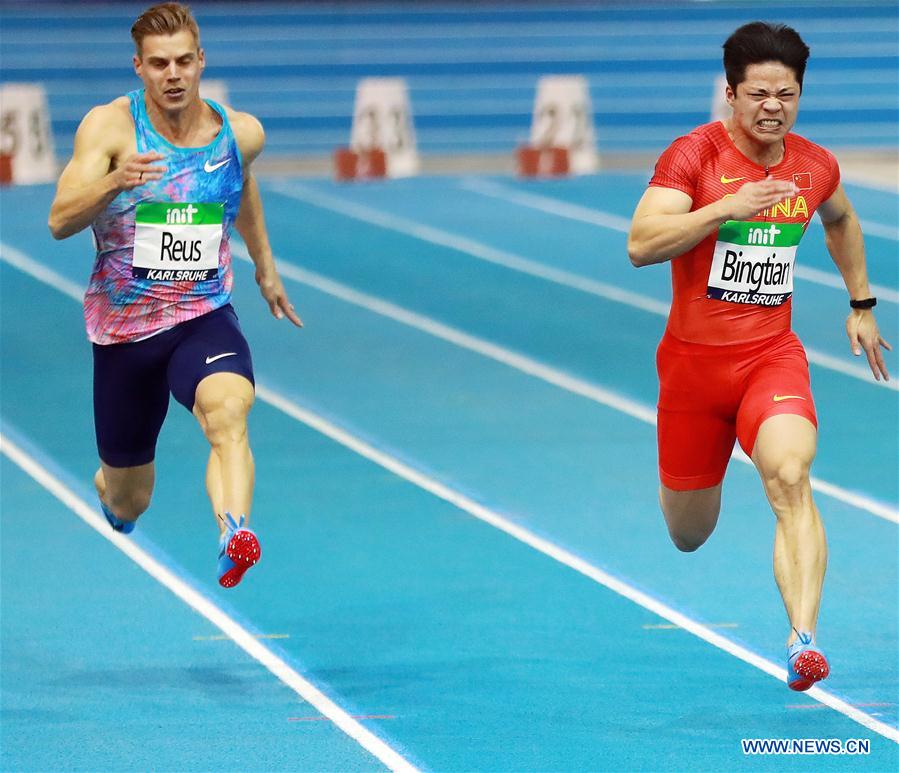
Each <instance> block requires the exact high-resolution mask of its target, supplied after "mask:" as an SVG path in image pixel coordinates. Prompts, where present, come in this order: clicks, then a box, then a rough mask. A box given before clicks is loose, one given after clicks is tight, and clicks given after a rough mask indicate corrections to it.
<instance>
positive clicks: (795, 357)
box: [656, 331, 818, 491]
mask: <svg viewBox="0 0 899 773" xmlns="http://www.w3.org/2000/svg"><path fill="white" fill-rule="evenodd" d="M656 363H657V365H658V371H659V406H658V408H659V424H658V437H659V475H660V478H661V481H662V484H663V485H665V486H666V487H667V488H669V489H673V490H674V491H694V490H696V489H702V488H710V487H712V486H717V485H718V484H719V483H720V482H721V481H722V480H723V478H724V472H725V470H726V469H727V463H728V461H729V460H730V455H731V452H732V451H733V447H734V440H735V439H739V441H740V446H741V447H742V448H743V450H744V451H745V452H746V454H747V455H748V456H752V450H753V448H754V447H755V439H756V436H757V435H758V431H759V427H761V426H762V422H763V421H765V419H767V418H769V417H771V416H775V415H777V414H781V413H790V414H796V415H798V416H803V417H805V418H806V419H808V420H809V421H810V422H811V423H812V424H814V425H815V427H817V426H818V418H817V416H816V414H815V404H814V402H813V400H812V391H811V385H810V383H809V373H808V360H807V359H806V356H805V350H804V349H803V348H802V344H801V343H800V342H799V339H798V338H797V337H796V335H795V334H794V333H793V332H792V331H787V332H786V333H783V334H780V335H777V336H774V337H773V338H767V339H764V340H762V341H754V342H752V343H748V344H729V345H724V346H709V345H704V344H693V343H687V342H685V341H681V340H679V339H677V338H674V337H673V336H671V335H669V334H668V333H667V332H666V333H665V336H664V337H663V338H662V342H661V343H660V344H659V349H658V353H657V355H656Z"/></svg>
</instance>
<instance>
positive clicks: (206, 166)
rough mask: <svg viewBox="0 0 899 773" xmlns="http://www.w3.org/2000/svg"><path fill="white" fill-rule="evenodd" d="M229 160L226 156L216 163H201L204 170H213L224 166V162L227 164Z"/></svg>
mask: <svg viewBox="0 0 899 773" xmlns="http://www.w3.org/2000/svg"><path fill="white" fill-rule="evenodd" d="M230 160H231V159H230V158H226V159H225V160H224V161H219V162H218V163H217V164H210V163H209V162H208V161H207V162H206V163H205V164H203V169H204V171H206V172H214V171H215V170H216V169H218V168H219V167H220V166H224V165H225V164H227V163H228V162H229V161H230Z"/></svg>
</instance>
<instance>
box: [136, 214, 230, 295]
mask: <svg viewBox="0 0 899 773" xmlns="http://www.w3.org/2000/svg"><path fill="white" fill-rule="evenodd" d="M224 209H225V208H224V205H223V204H190V203H187V204H180V203H175V202H155V203H144V204H138V205H137V211H136V214H135V228H134V255H133V259H132V262H131V270H132V276H136V277H142V278H144V279H153V280H156V281H159V282H203V281H206V280H209V279H215V278H216V277H217V276H218V270H219V248H220V247H221V243H222V219H223V214H224Z"/></svg>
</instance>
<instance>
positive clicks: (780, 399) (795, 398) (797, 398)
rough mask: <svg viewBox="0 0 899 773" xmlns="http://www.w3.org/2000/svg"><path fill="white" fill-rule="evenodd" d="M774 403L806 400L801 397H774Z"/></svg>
mask: <svg viewBox="0 0 899 773" xmlns="http://www.w3.org/2000/svg"><path fill="white" fill-rule="evenodd" d="M773 399H774V402H775V403H779V402H781V401H782V400H805V398H804V397H802V396H801V395H774V398H773Z"/></svg>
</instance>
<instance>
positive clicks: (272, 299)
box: [256, 271, 303, 327]
mask: <svg viewBox="0 0 899 773" xmlns="http://www.w3.org/2000/svg"><path fill="white" fill-rule="evenodd" d="M256 284H258V285H259V292H261V293H262V297H263V298H265V302H266V303H267V304H268V307H269V309H271V312H272V316H273V317H275V319H282V318H284V317H287V319H289V320H290V321H291V322H293V324H294V325H296V326H297V327H303V321H302V320H301V319H300V317H299V315H298V314H297V313H296V311H295V310H294V308H293V304H291V302H290V299H289V298H288V297H287V291H286V290H285V289H284V283H283V282H282V281H281V277H280V276H278V272H277V271H270V272H267V273H266V274H265V276H262V275H261V274H260V272H259V271H257V272H256Z"/></svg>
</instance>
